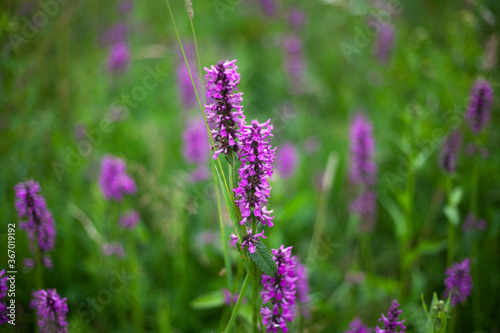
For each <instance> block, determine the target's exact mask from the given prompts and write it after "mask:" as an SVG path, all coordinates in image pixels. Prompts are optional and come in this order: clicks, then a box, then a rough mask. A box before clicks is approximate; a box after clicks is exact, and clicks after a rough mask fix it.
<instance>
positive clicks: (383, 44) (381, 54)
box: [373, 23, 395, 64]
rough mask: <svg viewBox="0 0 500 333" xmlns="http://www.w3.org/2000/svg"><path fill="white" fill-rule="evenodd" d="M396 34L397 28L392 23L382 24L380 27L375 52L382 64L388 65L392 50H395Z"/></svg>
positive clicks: (376, 37)
mask: <svg viewBox="0 0 500 333" xmlns="http://www.w3.org/2000/svg"><path fill="white" fill-rule="evenodd" d="M394 33H395V28H394V26H393V25H392V24H391V23H381V24H379V25H378V29H377V35H376V36H375V44H374V49H373V52H374V54H375V58H376V59H377V60H378V61H379V62H380V63H381V64H384V63H386V62H387V60H389V57H390V56H391V53H392V49H393V48H394Z"/></svg>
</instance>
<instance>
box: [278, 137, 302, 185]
mask: <svg viewBox="0 0 500 333" xmlns="http://www.w3.org/2000/svg"><path fill="white" fill-rule="evenodd" d="M298 157H299V156H298V153H297V149H295V146H294V145H293V144H292V143H290V142H286V143H284V144H282V145H281V146H280V147H279V149H278V150H277V153H276V169H277V170H278V172H279V173H280V175H281V176H282V177H283V178H285V179H286V178H290V177H291V176H293V174H294V173H295V170H296V169H297V160H298Z"/></svg>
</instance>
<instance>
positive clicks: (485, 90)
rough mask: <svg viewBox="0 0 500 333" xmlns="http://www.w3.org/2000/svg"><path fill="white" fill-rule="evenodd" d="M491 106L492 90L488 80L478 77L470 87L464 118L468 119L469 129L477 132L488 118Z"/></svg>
mask: <svg viewBox="0 0 500 333" xmlns="http://www.w3.org/2000/svg"><path fill="white" fill-rule="evenodd" d="M492 106H493V90H492V89H491V86H490V84H489V83H488V81H486V80H484V79H479V80H476V82H474V86H473V87H472V91H471V96H470V102H469V107H468V109H467V113H466V114H465V118H466V119H468V120H469V124H470V127H471V130H472V132H473V133H474V134H478V133H479V132H481V131H482V130H483V128H484V127H485V126H486V124H487V123H488V121H489V120H490V112H491V107H492Z"/></svg>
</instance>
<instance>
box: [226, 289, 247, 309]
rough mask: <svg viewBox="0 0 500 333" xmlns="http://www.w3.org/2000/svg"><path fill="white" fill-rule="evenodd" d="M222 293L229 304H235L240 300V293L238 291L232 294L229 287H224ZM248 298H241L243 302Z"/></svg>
mask: <svg viewBox="0 0 500 333" xmlns="http://www.w3.org/2000/svg"><path fill="white" fill-rule="evenodd" d="M222 294H223V295H224V304H226V305H227V306H231V305H233V304H236V302H238V298H239V295H238V294H237V293H234V294H233V295H231V292H230V291H229V289H227V288H222ZM246 301H247V300H246V298H243V299H242V300H241V302H242V303H245V302H246Z"/></svg>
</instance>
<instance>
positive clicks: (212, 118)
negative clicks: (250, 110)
mask: <svg viewBox="0 0 500 333" xmlns="http://www.w3.org/2000/svg"><path fill="white" fill-rule="evenodd" d="M235 62H236V60H232V61H226V62H224V63H223V62H218V63H217V65H216V66H212V67H211V68H210V69H208V68H206V67H205V71H207V75H206V76H205V78H206V79H207V80H208V83H207V87H206V88H207V93H206V94H207V98H213V99H214V100H215V103H212V104H210V105H206V106H205V112H206V115H207V119H208V121H209V122H210V123H214V124H215V129H213V130H212V136H213V140H214V144H215V147H212V149H213V150H214V154H213V158H214V159H217V157H218V156H219V154H220V153H223V154H225V155H227V154H229V153H230V152H233V151H234V152H236V151H237V150H238V145H237V143H236V139H237V131H238V129H241V128H242V127H243V124H244V121H245V116H244V115H243V110H242V108H243V106H241V105H240V103H241V102H242V101H243V98H242V97H241V95H242V93H239V92H237V90H238V83H239V82H240V74H238V73H237V72H236V69H238V67H237V66H236V65H235V64H234V63H235ZM233 110H234V111H233Z"/></svg>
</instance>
